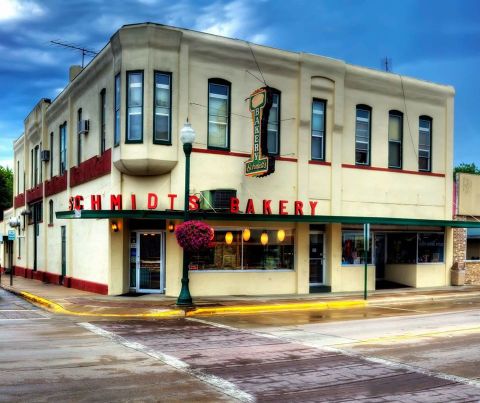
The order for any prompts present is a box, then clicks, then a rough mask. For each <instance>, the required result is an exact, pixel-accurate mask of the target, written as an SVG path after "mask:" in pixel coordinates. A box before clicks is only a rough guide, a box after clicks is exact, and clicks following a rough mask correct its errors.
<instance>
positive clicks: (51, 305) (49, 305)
mask: <svg viewBox="0 0 480 403" xmlns="http://www.w3.org/2000/svg"><path fill="white" fill-rule="evenodd" d="M2 288H3V289H4V290H6V291H8V292H11V293H12V294H14V295H17V296H18V297H20V298H23V299H25V300H27V301H29V302H31V303H33V304H35V305H38V306H40V307H42V308H44V309H46V310H48V311H49V312H53V313H56V314H63V315H74V316H94V317H95V316H96V317H105V318H108V317H115V318H119V317H121V318H171V317H182V316H184V311H183V310H181V309H170V310H167V311H162V312H147V313H132V314H123V313H95V312H76V311H70V310H69V309H66V308H64V307H63V306H61V305H60V304H57V303H56V302H53V301H50V300H48V299H45V298H42V297H39V296H38V295H34V294H31V293H29V292H27V291H17V290H14V289H12V288H10V287H4V286H2Z"/></svg>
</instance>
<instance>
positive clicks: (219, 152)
mask: <svg viewBox="0 0 480 403" xmlns="http://www.w3.org/2000/svg"><path fill="white" fill-rule="evenodd" d="M192 152H194V153H202V154H217V155H228V156H230V157H242V158H250V157H251V155H250V154H248V153H239V152H234V151H224V150H209V149H208V148H192ZM274 158H275V160H277V161H287V162H297V158H292V157H274Z"/></svg>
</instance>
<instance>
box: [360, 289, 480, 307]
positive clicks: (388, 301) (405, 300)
mask: <svg viewBox="0 0 480 403" xmlns="http://www.w3.org/2000/svg"><path fill="white" fill-rule="evenodd" d="M470 298H480V292H472V293H470V294H454V295H449V294H443V295H442V294H440V295H432V296H428V295H424V296H414V297H399V298H385V299H381V300H378V301H376V300H369V301H368V305H370V306H382V305H401V304H410V303H411V304H415V303H422V302H435V301H449V300H461V299H470Z"/></svg>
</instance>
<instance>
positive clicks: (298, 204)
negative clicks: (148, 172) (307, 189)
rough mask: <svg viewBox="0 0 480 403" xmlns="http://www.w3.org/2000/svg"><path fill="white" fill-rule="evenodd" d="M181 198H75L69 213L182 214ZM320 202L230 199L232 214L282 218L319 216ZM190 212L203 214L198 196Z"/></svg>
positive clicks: (190, 207)
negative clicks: (130, 212)
mask: <svg viewBox="0 0 480 403" xmlns="http://www.w3.org/2000/svg"><path fill="white" fill-rule="evenodd" d="M177 198H178V195H176V194H167V195H166V196H163V197H159V196H158V195H157V194H156V193H147V194H146V195H143V196H140V197H137V195H136V194H133V193H132V194H131V195H129V197H128V198H126V197H123V196H122V195H121V194H116V195H115V194H112V195H110V196H104V195H98V194H97V195H89V196H85V197H84V196H82V195H76V196H72V197H70V199H69V202H68V209H69V210H70V211H74V210H117V211H119V210H145V209H146V210H164V211H169V210H170V211H171V210H177V211H178V210H179V207H180V209H181V208H182V207H183V203H179V202H177ZM317 205H318V201H313V200H309V201H308V202H303V201H301V200H294V201H289V200H272V199H263V200H258V201H254V200H253V199H247V200H241V199H239V198H237V197H231V198H230V206H229V209H228V210H227V212H228V211H229V212H230V213H232V214H264V215H271V214H279V215H289V214H292V215H312V216H314V215H315V214H316V209H317ZM189 210H190V211H199V210H200V198H199V197H198V196H196V195H191V196H190V197H189Z"/></svg>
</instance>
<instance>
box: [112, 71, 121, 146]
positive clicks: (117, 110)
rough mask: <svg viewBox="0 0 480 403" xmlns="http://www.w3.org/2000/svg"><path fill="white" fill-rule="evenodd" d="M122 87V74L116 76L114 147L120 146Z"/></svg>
mask: <svg viewBox="0 0 480 403" xmlns="http://www.w3.org/2000/svg"><path fill="white" fill-rule="evenodd" d="M120 96H121V87H120V73H119V74H117V75H116V76H115V103H114V113H115V122H114V138H113V145H114V146H118V145H119V144H120V105H121V102H120V101H121V99H120Z"/></svg>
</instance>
